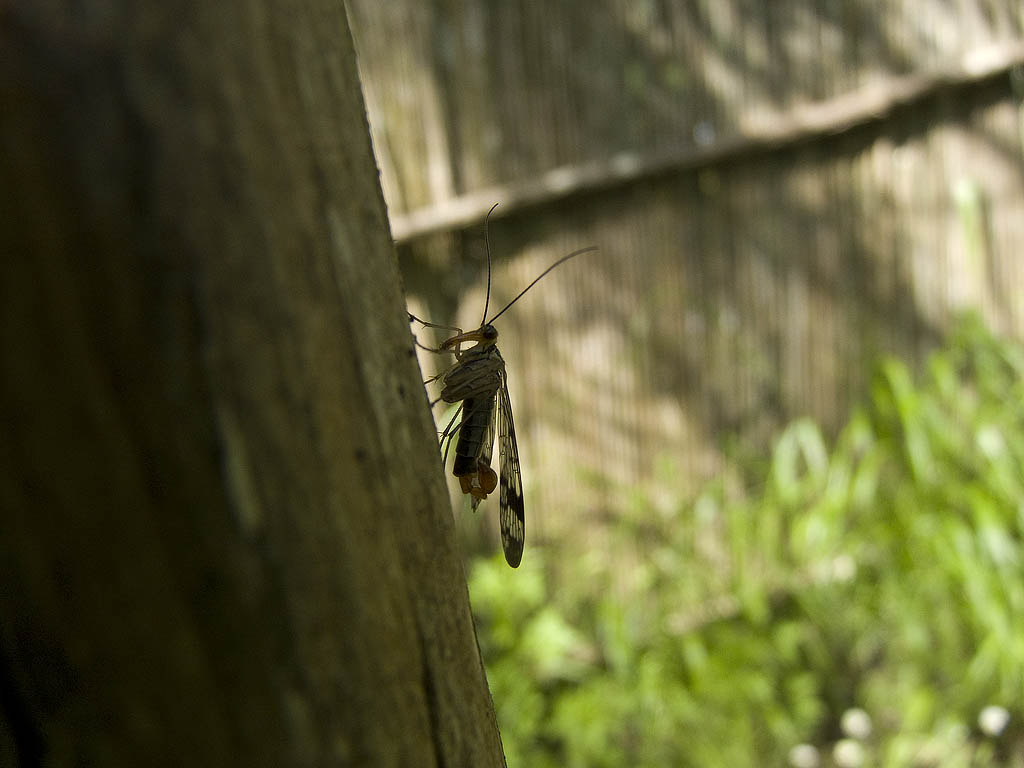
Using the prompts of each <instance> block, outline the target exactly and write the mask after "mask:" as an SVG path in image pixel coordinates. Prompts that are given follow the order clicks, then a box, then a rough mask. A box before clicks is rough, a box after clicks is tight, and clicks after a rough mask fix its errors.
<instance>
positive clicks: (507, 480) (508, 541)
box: [495, 381, 526, 568]
mask: <svg viewBox="0 0 1024 768" xmlns="http://www.w3.org/2000/svg"><path fill="white" fill-rule="evenodd" d="M497 405H498V407H497V408H496V409H495V410H496V411H497V417H498V451H499V454H500V458H501V485H500V504H499V506H500V511H499V514H498V519H499V521H500V524H501V547H502V549H504V550H505V560H507V561H508V564H509V565H511V566H512V567H513V568H517V567H518V566H519V562H520V561H521V560H522V559H523V544H524V542H525V541H526V514H525V512H524V510H523V478H522V476H521V475H520V473H519V449H518V447H516V428H515V425H514V423H513V421H512V403H511V402H510V401H509V397H508V386H507V385H506V384H505V382H504V381H502V383H501V387H500V388H499V389H498V403H497Z"/></svg>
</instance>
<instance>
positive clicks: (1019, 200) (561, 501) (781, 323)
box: [348, 0, 1024, 542]
mask: <svg viewBox="0 0 1024 768" xmlns="http://www.w3.org/2000/svg"><path fill="white" fill-rule="evenodd" d="M348 6H349V14H350V18H351V21H352V25H353V31H354V34H355V37H356V44H357V51H358V55H359V61H360V69H361V74H362V78H363V87H364V92H365V94H366V99H367V103H368V108H369V121H370V125H371V130H372V133H373V137H374V142H375V149H376V152H377V157H378V163H379V165H380V168H381V174H382V180H383V183H384V188H385V194H386V197H387V200H388V205H389V209H390V212H391V217H392V226H393V230H394V233H395V235H396V239H397V240H398V241H399V243H400V256H401V258H402V263H403V272H404V277H405V281H406V285H405V287H406V291H407V293H408V295H409V296H410V301H411V302H412V304H413V306H415V307H416V308H418V309H419V310H420V311H422V312H424V313H425V314H427V315H429V316H430V317H432V318H434V319H436V320H437V321H438V322H452V321H454V320H459V321H461V324H462V325H463V326H472V325H475V324H477V323H478V322H479V314H480V312H481V309H482V306H483V298H484V296H483V285H484V272H483V267H484V261H483V244H482V239H481V234H482V231H481V227H480V221H481V219H482V215H483V212H484V211H486V210H487V208H489V207H490V205H492V204H493V203H494V202H499V203H501V205H500V206H499V208H498V210H497V211H496V212H495V218H494V219H493V220H492V223H491V244H492V247H493V250H494V252H495V257H496V264H495V275H494V296H493V297H492V299H491V302H492V306H500V304H501V302H502V301H503V300H507V299H508V298H510V297H511V296H513V295H515V293H516V292H518V290H519V288H521V287H522V286H523V285H525V284H526V283H527V282H528V281H529V280H530V279H532V277H533V276H534V275H536V274H537V273H539V272H540V271H541V270H542V269H543V268H544V266H546V265H547V264H548V263H549V262H550V261H552V260H554V258H556V257H557V256H559V255H561V254H563V253H566V252H568V251H570V250H573V249H575V248H578V247H581V246H585V245H590V244H595V245H597V246H599V248H600V251H599V252H597V253H595V254H588V255H587V256H584V257H581V258H580V259H578V260H576V261H574V262H570V263H569V264H567V265H566V266H564V267H563V268H561V269H560V270H558V271H556V272H554V273H552V274H551V275H550V276H549V277H548V278H546V279H545V281H544V282H543V283H541V284H539V285H538V287H537V288H536V289H535V290H534V292H533V293H532V294H531V295H530V296H528V297H527V298H524V299H523V300H522V301H521V302H520V303H519V304H518V305H517V306H516V308H515V309H514V310H512V311H511V312H509V313H508V314H507V315H505V316H504V317H502V319H501V321H500V323H499V330H500V331H501V333H502V342H503V343H502V352H503V354H504V356H505V358H506V360H507V361H508V364H509V369H510V380H511V381H510V383H511V388H512V397H513V402H514V405H515V408H516V419H517V422H516V423H517V427H518V432H519V444H520V449H521V453H522V456H523V463H524V475H525V479H526V482H527V493H528V501H529V503H530V507H531V508H530V511H529V515H530V526H531V531H530V538H531V540H532V541H534V542H536V541H537V540H538V538H539V539H544V538H547V539H559V540H562V539H563V538H564V536H565V534H567V533H568V532H569V531H572V530H579V529H581V528H584V527H585V528H587V529H588V530H593V529H594V528H595V526H592V525H589V523H591V522H593V521H595V520H601V519H604V518H605V517H606V516H610V515H615V514H618V512H619V510H621V509H622V505H623V504H625V503H628V500H629V499H630V498H635V496H636V494H637V489H640V491H641V492H642V493H643V494H644V496H645V497H646V499H647V502H646V503H649V504H652V505H653V506H658V505H664V506H672V505H675V504H677V503H678V501H679V499H681V498H686V497H687V496H688V495H690V494H692V493H693V492H694V491H695V490H696V489H697V488H698V487H699V485H700V483H702V482H704V481H706V480H707V479H708V478H711V477H716V476H723V475H725V474H728V472H729V471H730V461H729V458H728V457H729V456H730V455H733V454H735V453H736V452H740V453H742V452H746V453H748V454H751V453H754V454H756V453H757V452H759V451H763V450H764V449H765V447H766V446H767V444H768V442H769V440H770V439H771V437H772V435H774V434H775V433H776V432H777V430H778V429H779V428H780V427H781V426H782V425H784V424H785V423H786V422H788V421H789V420H791V419H793V418H794V417H798V416H804V415H808V416H811V417H812V418H814V419H815V420H816V421H817V422H818V423H820V424H821V425H823V427H824V428H825V430H826V431H827V432H834V431H835V430H836V429H838V428H839V427H840V426H841V425H842V420H843V418H844V416H845V414H847V413H848V410H849V407H850V405H851V403H852V402H853V401H855V400H856V398H857V397H858V396H859V395H860V394H861V393H862V392H863V390H864V386H865V383H866V378H867V375H868V373H869V367H868V366H869V363H870V361H871V360H873V359H874V358H876V356H878V355H879V354H882V353H893V354H897V355H899V356H901V357H904V358H907V359H911V360H920V358H921V356H922V355H923V354H924V353H925V352H927V350H929V349H930V348H932V347H933V346H934V344H935V343H936V342H938V341H939V340H940V339H941V338H942V336H943V335H944V333H945V331H946V329H947V328H948V326H949V324H950V321H951V319H952V318H953V317H954V316H955V315H956V314H957V313H958V312H960V311H961V310H963V309H966V308H977V309H979V310H980V311H981V312H982V313H983V314H984V316H985V317H986V319H987V320H988V322H989V323H990V324H991V325H992V326H993V327H994V328H996V329H997V330H999V331H1001V332H1004V333H1008V334H1012V335H1017V336H1024V298H1022V297H1024V261H1022V258H1021V256H1020V253H1021V250H1022V247H1024V147H1022V142H1024V127H1022V126H1024V112H1022V108H1021V103H1022V97H1024V70H1022V64H1024V45H1022V43H1021V40H1022V39H1024V10H1022V8H1024V6H1021V5H1020V4H1019V3H1005V2H1004V3H999V2H980V1H978V0H975V1H974V2H966V1H965V2H957V3H950V2H947V1H944V0H922V1H918V2H915V1H913V0H904V1H903V2H897V1H896V0H875V1H874V2H866V1H863V2H854V1H853V0H847V1H845V2H840V1H839V0H835V1H834V2H822V3H814V4H811V3H805V2H790V1H780V2H777V3H776V2H773V3H755V2H752V1H751V0H724V1H722V2H719V0H697V1H692V2H682V1H681V0H665V1H664V2H653V0H652V1H651V2H625V1H621V2H620V1H613V0H597V1H595V2H586V3H583V2H570V0H561V1H554V2H545V3H530V2H488V1H487V0H461V1H458V2H456V1H455V0H437V1H436V2H433V3H422V2H417V1H416V0H389V2H386V3H379V2H377V1H376V0H349V3H348ZM414 311H415V310H414ZM424 364H425V365H427V366H429V365H432V363H431V362H430V361H424ZM598 528H599V527H598Z"/></svg>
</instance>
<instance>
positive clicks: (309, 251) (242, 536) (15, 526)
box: [0, 0, 503, 766]
mask: <svg viewBox="0 0 1024 768" xmlns="http://www.w3.org/2000/svg"><path fill="white" fill-rule="evenodd" d="M0 265H2V266H0V275H2V281H0V338H2V342H3V344H2V349H3V353H2V366H3V367H2V378H0V414H2V419H3V422H2V423H3V437H2V440H0V446H2V447H0V494H2V496H0V506H2V513H0V764H3V765H38V764H41V763H42V762H44V761H45V763H46V764H47V765H71V764H75V765H109V766H117V765H126V766H127V765H131V766H138V765H192V766H197V765H218V766H222V765H245V766H261V765H266V766H287V765H295V766H297V765H302V766H320V765H366V766H371V765H372V766H398V765H415V766H429V765H446V766H457V765H465V766H487V765H501V764H502V763H503V758H502V754H501V747H500V741H499V737H498V732H497V727H496V724H495V719H494V713H493V706H492V704H491V700H490V695H489V693H488V691H487V687H486V681H485V678H484V673H483V667H482V664H481V661H480V657H479V651H478V649H477V645H476V642H475V638H474V630H473V624H472V620H471V616H470V612H469V606H468V597H467V592H466V583H465V577H464V574H463V571H462V566H461V561H460V558H459V554H458V550H457V545H456V542H455V538H454V531H453V524H452V520H451V514H450V509H449V504H448V498H447V495H446V492H445V489H444V484H443V479H442V474H441V471H440V467H439V461H438V451H437V442H436V436H435V434H434V426H433V424H432V423H431V421H430V416H429V412H428V409H427V407H426V398H425V395H424V392H423V387H422V385H421V382H420V373H419V370H418V368H417V365H416V358H415V356H414V354H413V347H412V341H411V336H410V333H409V328H408V323H407V320H406V317H405V312H404V304H403V300H402V290H401V284H400V277H399V274H398V270H397V266H396V262H395V258H394V253H393V249H392V244H391V241H390V237H389V234H388V228H387V220H386V216H385V212H384V205H383V201H382V198H381V194H380V189H379V185H378V180H377V172H376V167H375V165H374V162H373V157H372V153H371V148H370V143H369V138H368V132H367V125H366V118H365V112H364V106H363V101H362V97H361V94H360V91H359V81H358V77H357V74H356V66H355V55H354V53H353V50H352V43H351V38H350V34H349V30H348V25H347V22H346V18H345V12H344V7H343V4H342V3H341V2H338V0H329V1H328V0H313V2H307V3H287V2H286V3H274V2H267V1H266V0H253V1H251V2H242V1H241V0H225V1H223V2H206V1H205V0H169V1H168V0H162V1H161V2H155V1H152V2H143V3H119V4H114V5H110V4H101V5H100V6H96V5H87V6H83V5H81V4H78V3H71V2H63V3H60V2H55V3H44V4H39V3H37V2H35V1H34V0H13V2H7V3H3V5H2V8H0Z"/></svg>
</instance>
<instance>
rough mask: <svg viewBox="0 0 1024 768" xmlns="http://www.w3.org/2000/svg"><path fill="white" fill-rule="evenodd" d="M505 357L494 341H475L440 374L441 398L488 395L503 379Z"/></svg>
mask: <svg viewBox="0 0 1024 768" xmlns="http://www.w3.org/2000/svg"><path fill="white" fill-rule="evenodd" d="M504 375H505V361H504V360H503V359H502V357H501V353H500V352H499V351H498V348H497V346H495V345H494V344H487V345H478V346H476V347H473V348H472V349H469V350H467V351H466V352H464V353H463V354H462V358H461V359H460V360H459V361H458V362H457V363H456V364H455V365H454V366H452V368H451V370H450V371H448V372H447V373H446V374H445V375H444V388H443V389H442V390H441V399H442V400H444V401H445V402H446V403H457V402H459V401H460V400H465V399H466V398H467V397H482V396H484V395H490V396H491V397H493V396H494V394H495V393H496V392H497V391H498V387H500V386H501V384H502V382H503V381H504Z"/></svg>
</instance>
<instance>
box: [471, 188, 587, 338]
mask: <svg viewBox="0 0 1024 768" xmlns="http://www.w3.org/2000/svg"><path fill="white" fill-rule="evenodd" d="M491 210H492V211H493V210H494V209H493V208H492V209H491ZM596 250H597V246H596V245H589V246H587V247H586V248H580V249H579V250H578V251H573V252H572V253H570V254H569V255H568V256H563V257H562V258H560V259H559V260H558V261H556V262H555V263H554V264H552V265H551V266H550V267H548V268H547V269H545V270H544V271H543V272H541V273H540V274H539V275H537V277H535V278H534V279H533V282H532V283H530V284H529V285H528V286H526V287H525V288H523V290H521V291H520V292H519V295H518V296H516V297H515V298H514V299H512V301H510V302H509V303H508V304H506V305H505V307H504V309H502V310H501V311H500V312H499V313H498V314H496V315H495V316H494V317H492V318H491V319H490V320H485V321H484V324H485V325H490V324H491V323H493V322H494V321H495V320H497V319H498V318H499V317H501V316H502V315H503V314H505V311H506V310H507V309H508V308H509V307H511V306H512V305H513V304H515V303H516V302H517V301H519V300H520V299H521V298H522V297H523V294H524V293H526V292H527V291H528V290H530V289H531V288H533V286H535V285H536V284H537V282H538V281H539V280H540V279H541V278H542V277H544V275H546V274H547V273H548V272H550V271H551V270H552V269H554V268H555V267H557V266H558V265H559V264H564V263H565V262H567V261H568V260H569V259H572V258H575V257H576V256H579V255H580V254H582V253H587V252H589V251H596ZM490 265H491V262H490V254H488V261H487V293H488V296H489V295H490V285H491V271H490ZM484 317H485V318H486V317H487V315H486V313H485V314H484Z"/></svg>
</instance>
